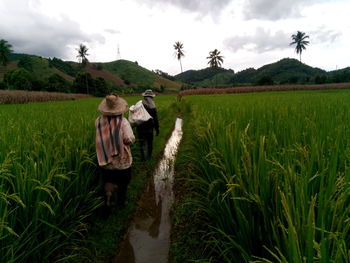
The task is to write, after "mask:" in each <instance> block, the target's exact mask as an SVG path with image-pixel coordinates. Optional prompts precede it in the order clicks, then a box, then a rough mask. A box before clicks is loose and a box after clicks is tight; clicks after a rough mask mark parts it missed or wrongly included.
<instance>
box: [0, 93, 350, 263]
mask: <svg viewBox="0 0 350 263" xmlns="http://www.w3.org/2000/svg"><path fill="white" fill-rule="evenodd" d="M126 99H127V101H128V102H129V105H131V104H134V103H135V102H136V101H137V100H139V97H128V98H126ZM100 100H101V99H96V98H86V99H82V100H76V101H65V102H50V103H31V104H23V105H0V126H1V129H0V258H1V262H6V263H9V262H16V263H17V262H19V263H23V262H77V261H76V260H78V261H79V258H77V255H80V256H81V252H76V253H75V251H78V250H79V249H80V248H81V247H80V246H81V239H82V238H83V237H84V236H85V234H86V233H87V231H88V229H89V218H90V217H91V215H93V213H94V211H96V209H97V208H98V207H99V206H101V204H102V200H101V198H100V197H99V196H98V195H97V194H96V192H97V190H96V188H97V187H98V178H97V176H96V157H95V148H94V147H95V145H94V136H95V130H94V120H95V118H96V117H97V116H98V112H97V111H96V108H97V105H98V104H99V102H100ZM156 103H157V106H158V111H159V114H160V119H161V120H163V121H164V122H167V123H173V120H174V119H175V112H174V111H175V110H178V111H181V110H182V115H183V116H182V117H183V118H184V141H183V143H182V144H181V145H180V156H179V159H180V160H181V161H182V162H183V163H182V164H181V165H182V166H177V169H178V173H181V172H182V173H181V174H182V178H181V180H182V181H181V182H184V181H186V182H187V184H190V185H191V190H192V191H193V192H191V193H190V194H191V198H189V199H188V200H187V201H186V203H184V204H183V205H184V206H187V207H189V208H190V212H191V213H192V215H194V216H193V217H194V218H196V217H197V219H196V221H191V220H188V219H189V217H183V218H182V221H180V222H181V224H187V225H190V226H191V223H198V224H200V226H199V227H198V225H197V226H196V230H197V228H199V230H198V231H197V232H196V233H195V234H196V238H197V239H200V243H201V247H200V249H202V250H201V251H200V253H199V254H200V257H197V258H190V255H185V254H184V253H182V254H183V255H182V256H188V257H187V258H186V259H185V260H191V259H193V260H196V261H197V262H294V263H297V262H350V249H349V244H350V235H349V234H350V170H349V168H350V122H349V121H350V91H348V90H333V91H328V90H324V91H298V92H270V93H251V94H225V95H217V94H212V95H196V96H184V97H182V99H181V100H180V103H179V104H178V105H177V108H175V107H173V106H174V104H173V103H174V96H159V97H157V100H156ZM170 105H172V106H170ZM166 125H168V124H166ZM166 125H164V126H166ZM169 125H170V124H169ZM161 130H162V121H161ZM163 136H164V137H166V135H163ZM186 138H187V139H186ZM181 148H186V149H189V150H188V151H187V152H186V153H185V154H184V153H181ZM135 155H136V154H135ZM181 155H182V156H181ZM135 165H137V157H136V159H135ZM188 167H190V169H186V168H188ZM181 168H183V171H180V170H179V169H181ZM177 187H179V186H177ZM180 187H183V185H182V184H181V185H180ZM177 198H179V197H177ZM176 204H177V205H178V203H176ZM176 209H177V208H176V207H175V210H176ZM184 229H185V228H184ZM190 233H192V232H188V231H187V232H186V233H182V234H181V233H180V235H182V236H186V235H189V234H190ZM192 234H193V233H192ZM174 241H175V242H176V240H174ZM187 246H188V248H191V244H187ZM182 251H184V250H182ZM179 254H180V253H179ZM192 256H193V255H192ZM73 259H74V260H75V261H74V260H73ZM174 262H183V261H176V256H175V261H174Z"/></svg>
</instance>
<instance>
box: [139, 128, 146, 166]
mask: <svg viewBox="0 0 350 263" xmlns="http://www.w3.org/2000/svg"><path fill="white" fill-rule="evenodd" d="M137 135H138V136H137V137H138V139H139V145H140V154H141V156H140V158H141V160H142V161H145V160H146V158H145V157H146V156H145V146H146V138H145V135H144V133H143V131H142V129H141V128H140V127H137Z"/></svg>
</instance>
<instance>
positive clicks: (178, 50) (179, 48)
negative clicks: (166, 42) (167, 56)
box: [174, 41, 185, 73]
mask: <svg viewBox="0 0 350 263" xmlns="http://www.w3.org/2000/svg"><path fill="white" fill-rule="evenodd" d="M183 48H184V45H183V44H182V43H181V42H180V41H176V42H175V44H174V49H175V57H176V58H177V59H178V60H179V62H180V67H181V73H182V63H181V58H182V57H184V56H185V53H184V50H183Z"/></svg>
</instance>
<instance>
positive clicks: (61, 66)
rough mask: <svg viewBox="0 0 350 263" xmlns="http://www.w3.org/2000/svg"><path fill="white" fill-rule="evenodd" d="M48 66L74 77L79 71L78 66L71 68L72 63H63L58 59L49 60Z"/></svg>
mask: <svg viewBox="0 0 350 263" xmlns="http://www.w3.org/2000/svg"><path fill="white" fill-rule="evenodd" d="M49 66H50V67H55V68H57V69H58V70H60V71H62V72H64V73H66V74H67V75H69V76H72V77H75V76H76V75H77V74H78V72H79V71H80V70H81V68H80V67H78V66H73V65H72V63H68V62H65V61H63V60H61V59H58V58H53V59H49Z"/></svg>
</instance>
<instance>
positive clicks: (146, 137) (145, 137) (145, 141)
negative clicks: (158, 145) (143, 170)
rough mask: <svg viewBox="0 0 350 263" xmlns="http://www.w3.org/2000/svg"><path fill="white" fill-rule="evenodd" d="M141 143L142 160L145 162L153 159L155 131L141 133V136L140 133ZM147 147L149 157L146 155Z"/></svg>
mask: <svg viewBox="0 0 350 263" xmlns="http://www.w3.org/2000/svg"><path fill="white" fill-rule="evenodd" d="M139 142H140V152H141V159H142V160H145V159H149V158H151V156H152V151H153V130H152V132H147V133H141V134H140V133H139ZM146 147H147V156H146V155H145V151H146V149H145V148H146ZM146 157H147V158H146Z"/></svg>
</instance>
